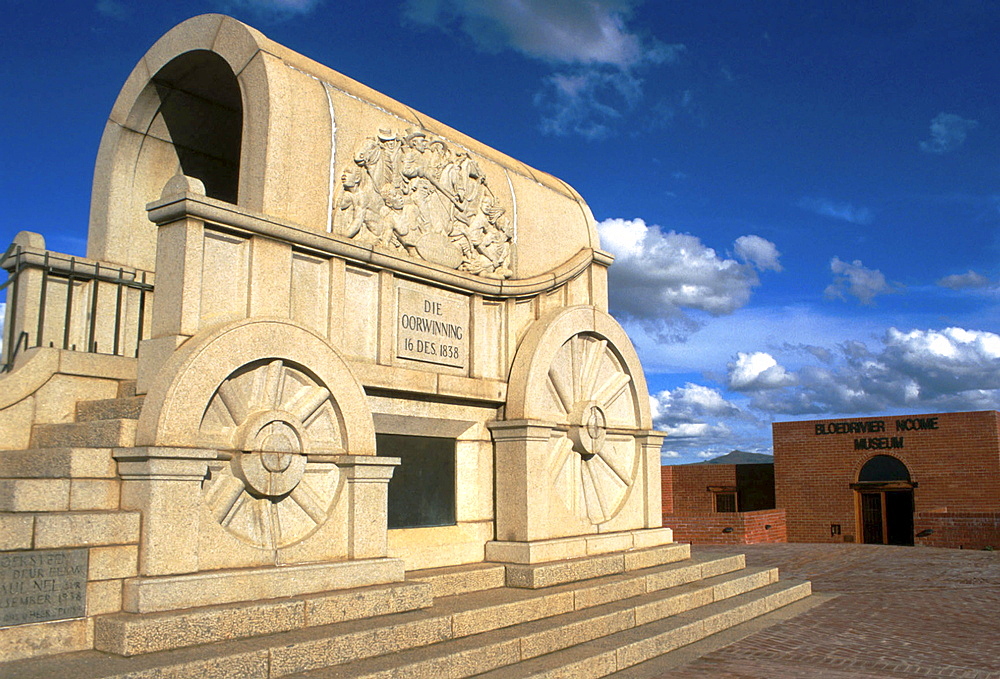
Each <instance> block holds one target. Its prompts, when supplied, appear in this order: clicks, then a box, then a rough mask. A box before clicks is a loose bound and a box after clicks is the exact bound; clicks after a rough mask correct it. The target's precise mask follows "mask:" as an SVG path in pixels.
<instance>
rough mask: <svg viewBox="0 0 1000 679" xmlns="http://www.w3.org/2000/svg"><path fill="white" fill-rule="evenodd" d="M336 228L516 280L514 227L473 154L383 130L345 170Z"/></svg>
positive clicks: (418, 134)
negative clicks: (513, 242) (512, 256)
mask: <svg viewBox="0 0 1000 679" xmlns="http://www.w3.org/2000/svg"><path fill="white" fill-rule="evenodd" d="M341 180H342V183H341V186H342V191H341V193H342V195H341V197H340V199H339V201H338V202H337V207H338V209H337V212H336V213H335V215H334V225H335V227H336V232H337V233H338V234H340V235H343V236H346V237H347V238H350V239H352V240H356V241H358V242H359V243H363V244H365V245H368V246H375V247H382V248H386V249H390V250H398V251H401V252H405V253H406V254H407V255H409V256H412V257H416V258H420V259H425V260H428V261H431V262H434V263H436V264H441V265H443V266H448V267H451V268H454V269H458V270H460V271H466V272H469V273H472V274H475V275H479V276H484V277H488V278H509V277H510V276H511V275H512V273H513V272H512V270H511V268H510V258H511V243H512V241H513V235H514V234H513V225H512V224H511V223H510V220H509V219H508V218H507V216H506V210H505V209H504V208H503V207H501V206H500V205H499V204H498V202H497V200H496V197H495V196H494V195H493V192H492V191H491V190H490V187H489V185H488V182H487V179H486V175H485V173H483V171H482V169H481V168H480V166H479V164H478V163H477V162H476V160H475V159H474V158H473V157H472V156H471V155H470V154H469V153H468V152H466V151H460V150H454V149H452V148H450V147H449V146H448V144H447V143H446V142H445V141H444V140H442V139H437V138H430V137H429V136H428V134H427V133H426V132H424V131H423V130H415V129H412V128H411V129H408V130H406V133H405V134H399V133H396V132H393V131H391V130H387V129H384V128H382V129H379V131H378V134H377V135H376V136H373V137H367V138H366V139H365V140H364V141H362V142H361V143H360V144H359V145H358V148H357V149H356V152H355V154H354V162H353V164H352V165H350V166H348V167H347V168H345V170H344V172H343V174H342V177H341Z"/></svg>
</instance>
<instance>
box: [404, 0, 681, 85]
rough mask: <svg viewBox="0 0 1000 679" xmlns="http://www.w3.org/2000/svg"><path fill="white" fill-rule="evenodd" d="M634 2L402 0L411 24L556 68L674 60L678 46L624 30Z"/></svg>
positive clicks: (632, 0) (589, 0) (606, 0)
mask: <svg viewBox="0 0 1000 679" xmlns="http://www.w3.org/2000/svg"><path fill="white" fill-rule="evenodd" d="M637 4H639V3H638V2H637V0H578V1H577V2H565V1H564V0H407V2H406V4H405V9H404V11H405V13H406V16H407V17H408V18H410V19H411V20H413V21H415V22H417V23H421V24H430V25H436V26H439V27H442V28H452V27H454V26H457V27H458V28H459V29H460V30H461V31H463V32H464V33H465V34H466V35H468V36H469V37H470V38H472V39H473V40H474V41H475V42H476V43H477V44H478V45H479V46H480V47H482V48H484V49H488V50H500V49H503V48H505V47H507V48H511V49H514V50H517V51H518V52H521V53H522V54H525V55H527V56H529V57H534V58H537V59H542V60H545V61H549V62H553V63H560V64H610V65H613V66H618V67H620V68H623V69H628V68H632V67H634V66H636V65H637V64H640V63H643V62H650V63H664V62H667V61H671V60H676V59H677V57H678V55H679V53H680V51H682V50H683V46H682V45H666V44H664V43H661V42H659V41H657V40H653V39H644V38H642V37H641V36H639V35H638V34H637V33H635V32H634V31H631V30H630V29H629V28H628V26H627V23H628V20H629V18H630V16H631V13H632V8H633V7H634V6H635V5H637Z"/></svg>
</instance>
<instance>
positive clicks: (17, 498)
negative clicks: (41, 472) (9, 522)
mask: <svg viewBox="0 0 1000 679" xmlns="http://www.w3.org/2000/svg"><path fill="white" fill-rule="evenodd" d="M68 509H69V479H0V512H59V511H66V510H68Z"/></svg>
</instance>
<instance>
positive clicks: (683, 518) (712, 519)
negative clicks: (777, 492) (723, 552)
mask: <svg viewBox="0 0 1000 679" xmlns="http://www.w3.org/2000/svg"><path fill="white" fill-rule="evenodd" d="M663 525H664V526H666V527H668V528H671V529H673V531H674V541H675V542H690V543H691V544H693V545H752V544H757V543H762V542H787V541H788V535H787V532H786V530H785V510H784V509H767V510H762V511H758V512H728V513H715V512H713V513H711V514H664V515H663ZM725 528H732V531H731V532H728V533H725V532H723V529H725Z"/></svg>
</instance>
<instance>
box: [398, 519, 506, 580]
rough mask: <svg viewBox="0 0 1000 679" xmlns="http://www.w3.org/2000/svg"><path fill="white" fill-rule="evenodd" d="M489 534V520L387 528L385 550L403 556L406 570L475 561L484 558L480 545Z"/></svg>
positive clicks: (490, 532)
mask: <svg viewBox="0 0 1000 679" xmlns="http://www.w3.org/2000/svg"><path fill="white" fill-rule="evenodd" d="M492 536H493V524H492V522H489V521H485V522H483V521H481V522H477V523H472V522H469V523H460V524H458V525H455V526H435V527H430V528H399V529H394V530H390V531H389V532H388V538H387V539H388V554H389V556H393V557H397V558H399V559H402V560H403V561H404V562H405V563H406V568H407V570H417V569H423V568H438V567H442V566H452V565H457V564H468V563H476V562H479V561H482V560H483V545H484V544H486V542H487V541H488V540H489V539H490V538H491V537H492Z"/></svg>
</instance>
